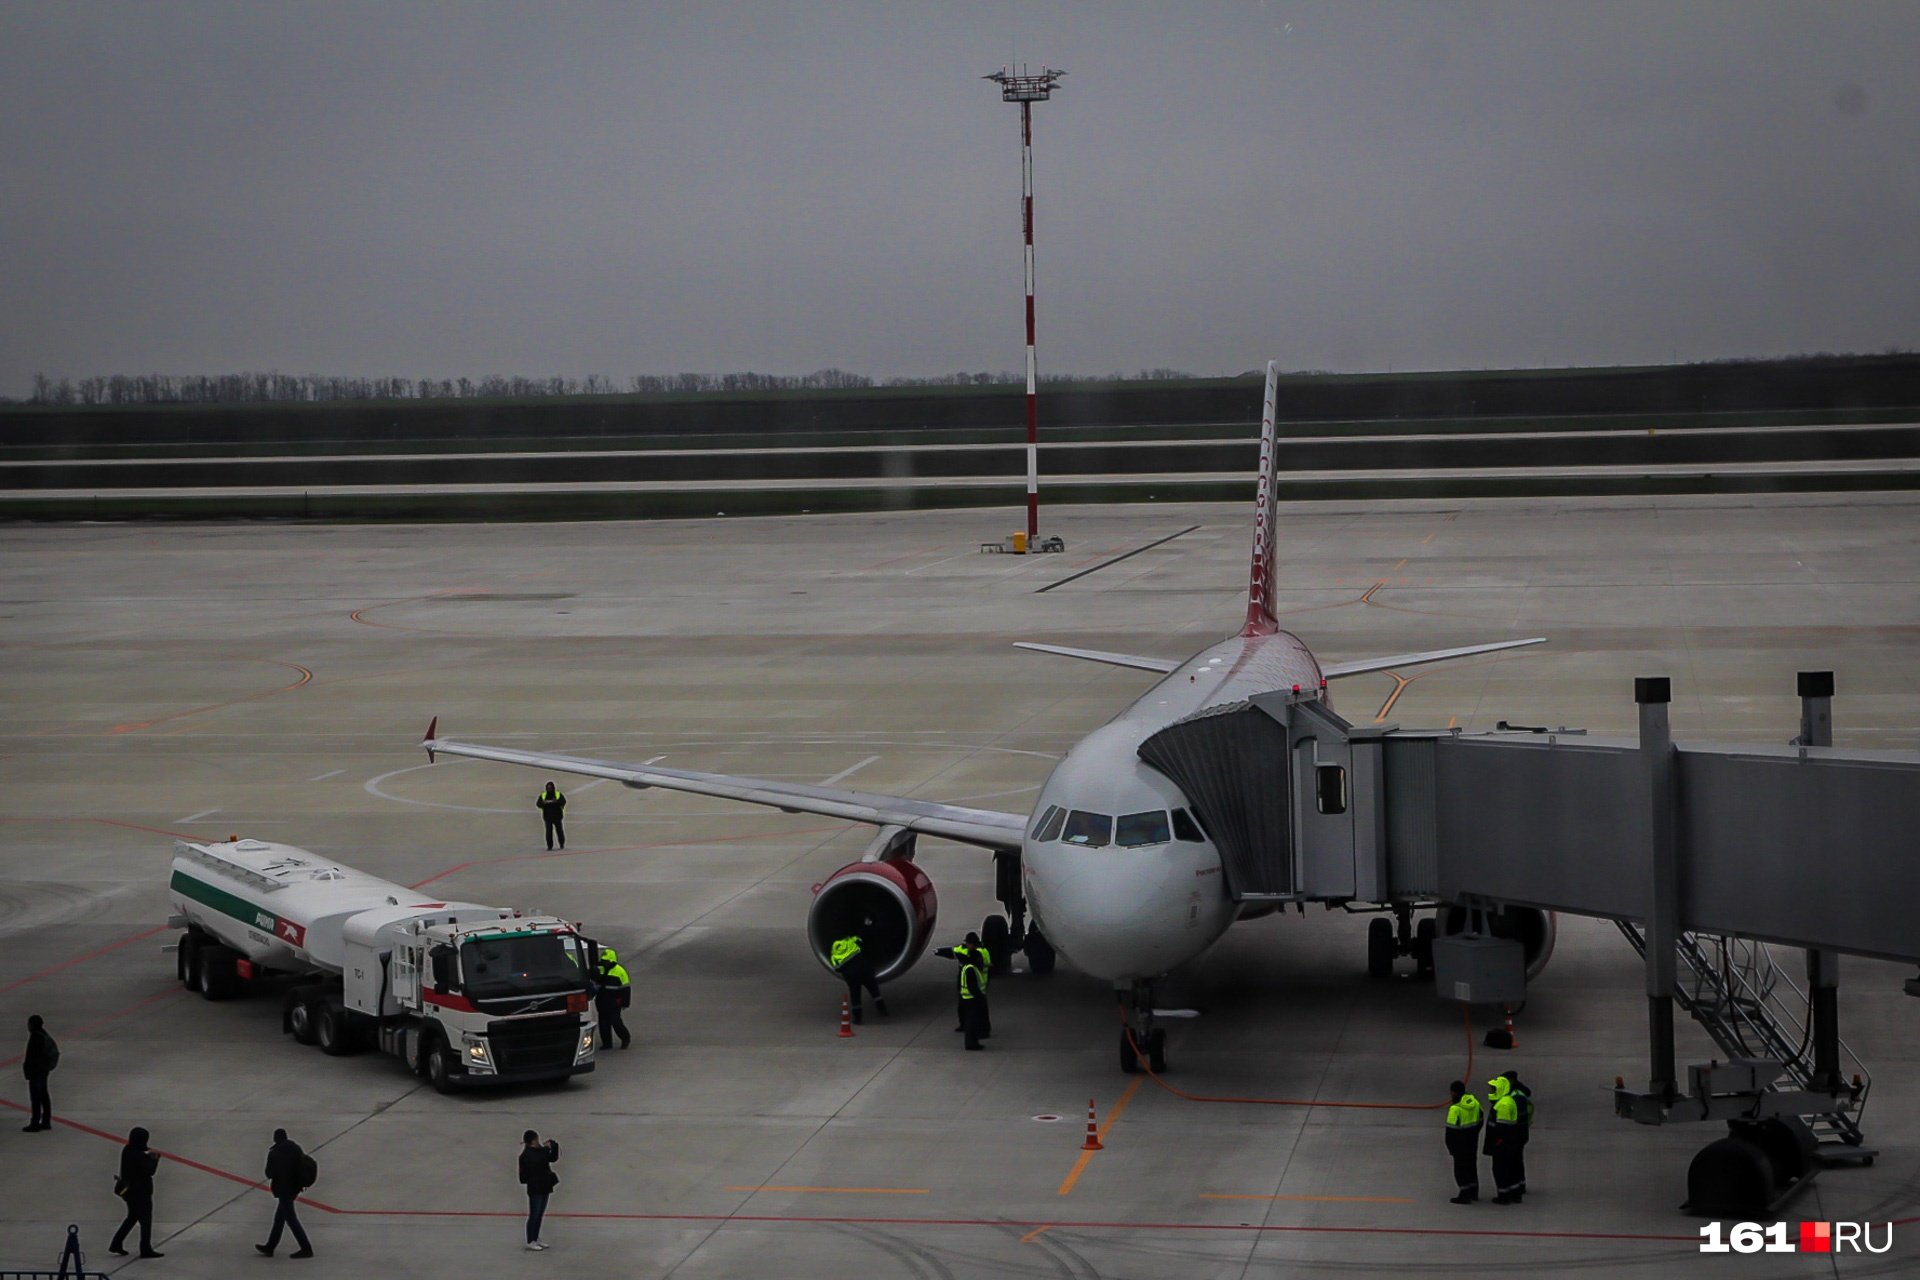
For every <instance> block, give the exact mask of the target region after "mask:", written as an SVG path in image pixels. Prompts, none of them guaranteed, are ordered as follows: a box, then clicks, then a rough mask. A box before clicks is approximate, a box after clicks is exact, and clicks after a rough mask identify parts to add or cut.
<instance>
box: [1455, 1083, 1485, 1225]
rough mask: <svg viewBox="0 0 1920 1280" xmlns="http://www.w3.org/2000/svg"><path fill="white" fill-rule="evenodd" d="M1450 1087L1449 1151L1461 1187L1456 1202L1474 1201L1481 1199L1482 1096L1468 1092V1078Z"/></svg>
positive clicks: (1456, 1183)
mask: <svg viewBox="0 0 1920 1280" xmlns="http://www.w3.org/2000/svg"><path fill="white" fill-rule="evenodd" d="M1447 1088H1448V1089H1449V1090H1451V1091H1452V1093H1453V1101H1452V1102H1450V1103H1448V1104H1447V1154H1449V1155H1451V1156H1452V1157H1453V1183H1454V1186H1456V1187H1458V1188H1459V1194H1458V1195H1456V1196H1454V1198H1453V1202H1454V1203H1455V1204H1472V1203H1473V1202H1474V1201H1475V1200H1478V1199H1479V1198H1480V1099H1478V1098H1476V1097H1474V1096H1473V1095H1472V1094H1471V1093H1468V1092H1467V1086H1466V1082H1465V1081H1461V1080H1455V1081H1454V1082H1453V1083H1452V1084H1450V1085H1448V1086H1447Z"/></svg>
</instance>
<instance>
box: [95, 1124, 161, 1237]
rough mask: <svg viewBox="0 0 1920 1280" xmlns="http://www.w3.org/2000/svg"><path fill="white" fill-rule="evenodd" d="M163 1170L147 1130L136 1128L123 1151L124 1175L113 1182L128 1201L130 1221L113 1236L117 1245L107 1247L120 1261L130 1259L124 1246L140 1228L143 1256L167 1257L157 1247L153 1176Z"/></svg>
mask: <svg viewBox="0 0 1920 1280" xmlns="http://www.w3.org/2000/svg"><path fill="white" fill-rule="evenodd" d="M159 1168H160V1156H159V1153H157V1152H154V1151H150V1150H148V1149H147V1131H146V1130H145V1129H135V1130H133V1131H132V1132H130V1133H128V1134H127V1145H126V1146H124V1147H122V1148H120V1176H119V1177H117V1178H115V1179H114V1182H113V1189H114V1191H116V1192H118V1193H119V1194H120V1195H121V1196H122V1197H124V1198H125V1200H126V1202H127V1218H126V1221H125V1222H122V1223H121V1224H120V1229H119V1230H118V1231H116V1232H114V1233H113V1243H112V1244H110V1245H108V1246H107V1252H108V1253H110V1254H112V1255H113V1256H114V1257H116V1258H124V1257H126V1256H127V1251H126V1249H124V1248H123V1247H122V1246H123V1245H125V1244H126V1242H127V1233H128V1232H130V1231H132V1230H133V1229H134V1228H135V1227H136V1226H137V1227H139V1228H140V1256H141V1257H143V1258H158V1257H162V1256H164V1255H162V1254H160V1253H159V1252H157V1251H155V1249H154V1247H153V1175H154V1174H155V1173H156V1172H157V1171H158V1170H159Z"/></svg>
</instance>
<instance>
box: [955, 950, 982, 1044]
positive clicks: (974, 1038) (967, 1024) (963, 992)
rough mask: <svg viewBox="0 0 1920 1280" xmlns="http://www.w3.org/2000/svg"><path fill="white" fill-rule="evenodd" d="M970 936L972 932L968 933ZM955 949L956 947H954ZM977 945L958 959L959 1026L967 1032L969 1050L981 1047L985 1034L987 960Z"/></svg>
mask: <svg viewBox="0 0 1920 1280" xmlns="http://www.w3.org/2000/svg"><path fill="white" fill-rule="evenodd" d="M967 936H968V937H972V936H973V935H972V934H968V935H967ZM956 950H957V948H956ZM984 954H985V953H984V952H983V951H982V950H981V949H980V947H979V946H978V945H975V946H973V947H972V948H970V949H969V950H968V952H967V954H966V955H965V956H964V957H961V959H960V1026H961V1029H962V1030H964V1031H965V1032H966V1033H967V1048H968V1049H969V1050H973V1049H978V1048H980V1047H981V1045H980V1040H981V1038H982V1037H983V1036H985V1035H986V1034H987V1030H986V1028H987V1027H988V1025H989V1024H988V1022H987V962H986V960H985V958H984Z"/></svg>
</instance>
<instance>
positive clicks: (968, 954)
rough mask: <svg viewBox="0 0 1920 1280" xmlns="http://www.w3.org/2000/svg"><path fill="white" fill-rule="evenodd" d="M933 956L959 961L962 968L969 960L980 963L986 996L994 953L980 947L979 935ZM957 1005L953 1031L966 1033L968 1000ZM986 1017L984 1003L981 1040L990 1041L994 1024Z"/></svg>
mask: <svg viewBox="0 0 1920 1280" xmlns="http://www.w3.org/2000/svg"><path fill="white" fill-rule="evenodd" d="M933 954H935V955H937V956H945V957H946V958H947V959H949V960H957V961H959V962H960V964H961V966H962V967H965V965H966V964H967V962H968V961H969V960H972V961H974V962H976V963H978V964H979V966H980V994H981V996H982V997H984V996H985V995H986V993H987V975H988V974H989V973H990V972H991V971H992V969H993V953H992V952H990V951H988V950H987V949H986V948H985V947H983V946H981V945H980V935H979V934H977V933H969V934H968V935H967V940H966V941H965V942H961V943H956V944H955V945H953V946H951V947H940V948H937V949H936V950H935V951H934V953H933ZM955 1004H956V1008H955V1012H956V1013H957V1014H958V1015H959V1017H958V1019H957V1024H956V1025H955V1027H954V1028H953V1029H954V1030H955V1031H965V1030H966V1029H967V1003H966V998H965V997H964V996H963V997H961V998H959V999H958V1000H957V1001H956V1002H955ZM986 1015H987V1007H986V1005H985V1004H984V1003H983V1004H982V1005H981V1006H980V1010H979V1017H980V1019H981V1027H980V1038H981V1039H982V1040H989V1039H992V1037H993V1024H992V1022H991V1021H989V1020H988V1019H987V1016H986Z"/></svg>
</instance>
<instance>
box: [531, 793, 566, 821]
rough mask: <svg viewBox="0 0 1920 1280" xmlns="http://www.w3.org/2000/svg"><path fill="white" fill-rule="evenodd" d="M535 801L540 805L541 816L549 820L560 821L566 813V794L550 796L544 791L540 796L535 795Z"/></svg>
mask: <svg viewBox="0 0 1920 1280" xmlns="http://www.w3.org/2000/svg"><path fill="white" fill-rule="evenodd" d="M533 802H534V804H536V805H538V806H539V807H540V816H541V817H543V818H545V819H546V820H547V821H548V822H558V821H560V819H561V818H562V817H564V816H565V815H566V812H567V797H566V796H565V795H556V796H553V797H552V798H549V797H548V796H547V793H546V792H544V791H542V792H541V793H540V794H539V795H538V796H536V797H534V801H533Z"/></svg>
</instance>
